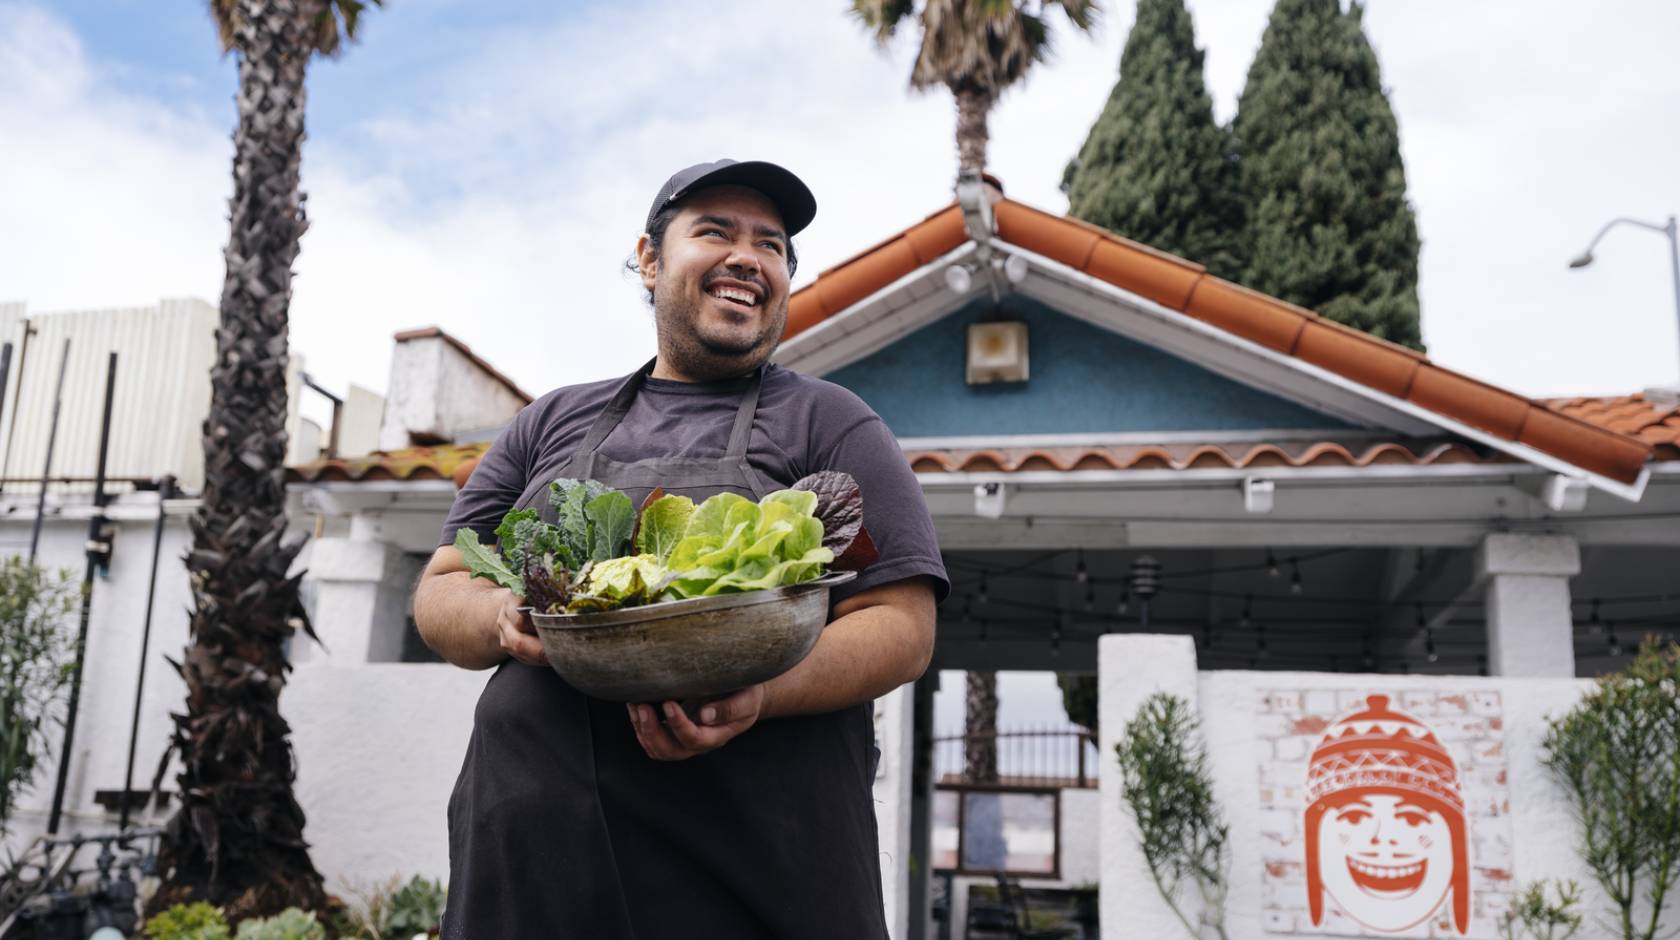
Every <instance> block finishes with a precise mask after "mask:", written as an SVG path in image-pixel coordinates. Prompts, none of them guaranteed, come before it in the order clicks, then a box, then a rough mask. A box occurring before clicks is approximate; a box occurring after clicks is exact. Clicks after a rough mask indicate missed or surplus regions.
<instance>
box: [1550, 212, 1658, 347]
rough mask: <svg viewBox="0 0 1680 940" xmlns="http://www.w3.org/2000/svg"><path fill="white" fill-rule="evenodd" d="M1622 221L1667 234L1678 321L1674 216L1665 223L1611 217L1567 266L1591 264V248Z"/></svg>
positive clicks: (1575, 266) (1580, 266)
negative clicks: (1656, 223) (1578, 255)
mask: <svg viewBox="0 0 1680 940" xmlns="http://www.w3.org/2000/svg"><path fill="white" fill-rule="evenodd" d="M1624 222H1625V223H1627V224H1628V225H1637V226H1639V227H1640V228H1643V229H1650V230H1651V231H1653V232H1661V233H1662V234H1664V235H1667V236H1668V262H1669V267H1670V269H1671V271H1672V273H1673V275H1674V315H1675V319H1676V320H1677V321H1680V226H1676V224H1675V221H1674V216H1672V215H1671V216H1669V217H1668V224H1667V225H1654V224H1652V223H1650V222H1641V221H1640V220H1638V219H1629V218H1626V217H1623V218H1616V219H1611V220H1610V221H1609V222H1608V223H1606V224H1605V226H1604V227H1603V228H1601V229H1599V230H1598V234H1597V235H1594V236H1593V240H1592V242H1591V243H1589V244H1588V245H1587V250H1586V251H1583V252H1581V255H1580V257H1578V258H1576V259H1575V260H1574V261H1571V262H1569V266H1570V267H1572V268H1584V267H1586V266H1587V265H1589V264H1592V263H1593V249H1594V248H1596V247H1598V240H1599V239H1601V238H1603V237H1604V234H1605V233H1606V232H1608V231H1610V230H1611V229H1613V228H1615V227H1616V226H1618V225H1621V224H1622V223H1624Z"/></svg>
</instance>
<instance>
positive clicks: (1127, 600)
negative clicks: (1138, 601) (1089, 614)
mask: <svg viewBox="0 0 1680 940" xmlns="http://www.w3.org/2000/svg"><path fill="white" fill-rule="evenodd" d="M1131 609H1132V589H1131V588H1126V589H1125V590H1123V591H1121V592H1120V603H1118V604H1115V605H1114V612H1115V613H1116V614H1119V615H1120V616H1122V617H1124V616H1126V613H1127V612H1128V611H1130V610H1131Z"/></svg>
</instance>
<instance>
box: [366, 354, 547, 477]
mask: <svg viewBox="0 0 1680 940" xmlns="http://www.w3.org/2000/svg"><path fill="white" fill-rule="evenodd" d="M530 403H531V396H530V395H527V394H525V392H524V391H523V390H522V389H520V387H519V386H517V385H515V384H514V383H513V380H512V379H510V378H508V377H507V376H505V375H503V374H502V373H500V372H498V371H497V370H496V369H495V367H493V366H491V365H490V364H489V363H488V362H485V361H484V360H483V359H481V358H479V356H478V354H476V353H474V352H473V351H472V349H471V348H469V347H468V346H467V344H466V343H463V342H461V341H460V340H458V339H456V338H455V337H453V336H450V335H449V334H448V333H445V332H444V331H443V330H441V329H439V328H437V327H435V326H432V327H426V328H425V329H419V330H405V331H403V332H401V333H398V334H397V335H396V346H395V348H394V349H393V350H392V353H391V380H390V383H389V385H388V386H387V389H386V398H385V418H384V421H383V423H382V424H381V425H380V428H379V449H380V450H386V451H389V450H401V449H402V448H405V447H415V446H422V445H427V446H429V445H436V444H452V443H454V444H465V443H471V442H474V441H486V440H490V439H491V438H493V437H495V435H496V432H497V431H499V430H501V428H502V427H503V426H504V425H506V424H507V423H508V422H509V421H510V420H512V419H513V416H514V415H516V414H518V413H519V409H521V408H523V407H525V406H526V405H528V404H530Z"/></svg>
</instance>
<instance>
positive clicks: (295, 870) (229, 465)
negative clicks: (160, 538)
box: [150, 0, 326, 921]
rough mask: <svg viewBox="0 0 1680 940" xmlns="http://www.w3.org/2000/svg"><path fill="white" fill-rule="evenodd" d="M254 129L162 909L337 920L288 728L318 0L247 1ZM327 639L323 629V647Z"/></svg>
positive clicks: (242, 119) (241, 206) (299, 620)
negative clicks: (295, 442)
mask: <svg viewBox="0 0 1680 940" xmlns="http://www.w3.org/2000/svg"><path fill="white" fill-rule="evenodd" d="M239 2H240V3H241V4H242V5H243V6H244V7H245V9H244V10H243V11H242V13H243V15H242V16H241V17H239V21H240V25H239V26H238V27H237V31H236V33H235V36H234V43H233V45H234V48H235V50H236V51H237V52H238V57H239V97H238V98H237V104H238V108H239V126H238V129H237V130H236V131H235V132H234V136H233V141H234V162H233V180H234V191H233V200H232V203H231V205H230V210H231V213H230V215H231V227H230V234H229V238H228V245H227V249H226V251H225V259H226V262H227V276H226V279H225V280H224V281H223V284H222V301H221V322H220V328H219V329H218V330H217V331H216V352H217V355H216V364H215V366H214V367H213V368H212V369H211V372H210V383H211V400H210V414H209V417H208V418H207V419H206V420H205V422H204V476H205V482H204V493H203V497H202V502H201V505H200V507H199V510H198V513H197V514H196V515H195V516H194V518H193V520H192V528H193V548H192V551H191V553H190V554H189V555H188V557H187V568H188V571H189V572H190V574H191V580H192V589H193V605H194V609H193V612H192V618H191V625H190V627H191V642H190V645H189V646H188V647H187V650H186V656H185V659H184V661H183V662H182V663H179V664H173V665H175V667H176V669H177V671H179V672H180V673H181V676H182V678H183V679H184V680H185V681H186V685H187V707H186V710H185V714H181V715H176V716H175V732H174V739H173V745H172V746H173V747H174V748H175V749H176V751H177V753H179V755H180V757H181V763H182V770H181V774H180V776H179V778H178V782H179V787H180V806H179V809H178V810H177V812H176V814H175V816H174V817H173V818H172V819H171V820H170V822H169V825H168V834H167V836H166V837H165V839H164V843H163V848H162V857H161V862H162V865H163V867H162V871H163V874H164V880H165V883H166V884H165V888H164V890H161V891H159V892H158V896H157V897H154V899H153V901H152V904H151V905H150V907H151V909H152V910H160V909H162V908H163V907H167V906H168V905H170V904H173V903H177V902H179V901H184V900H195V899H204V900H209V901H210V902H211V903H214V904H217V905H220V906H223V907H224V908H226V909H227V910H228V913H229V916H230V919H232V920H236V921H237V920H238V919H240V918H243V917H248V916H252V915H259V914H270V913H275V912H278V911H280V910H282V909H284V908H286V907H288V906H292V905H296V906H299V907H303V908H304V909H306V910H319V909H321V908H322V907H323V906H324V904H325V901H326V897H325V892H324V891H323V889H322V883H321V875H320V873H319V872H317V871H316V870H315V866H314V864H313V863H312V862H311V861H310V858H309V851H308V847H307V846H306V845H305V843H304V841H303V825H304V816H303V810H302V808H301V807H299V805H298V802H297V799H296V797H295V796H294V795H293V793H292V784H293V782H294V780H295V779H296V769H295V767H294V764H293V755H292V747H291V742H290V741H289V740H288V738H287V735H288V734H289V733H290V730H291V729H290V728H289V727H288V726H287V724H286V721H285V719H283V718H282V717H281V715H280V690H281V689H282V688H283V687H284V686H285V681H286V680H285V676H286V672H287V671H288V670H289V669H290V668H291V667H290V665H289V664H288V663H287V662H286V658H285V652H284V649H283V647H282V644H283V643H284V642H285V641H286V640H287V639H288V638H289V637H290V636H292V634H293V632H294V630H295V629H296V628H297V627H298V626H302V627H303V628H304V629H305V630H309V626H308V622H307V620H306V619H305V618H304V617H303V614H302V608H301V606H300V604H299V602H298V581H299V580H300V579H301V578H302V574H301V573H299V574H298V575H296V576H294V577H288V576H287V572H288V570H289V569H290V567H291V562H292V559H293V558H294V557H295V556H296V555H297V552H298V550H299V549H300V548H302V540H301V539H289V538H286V537H285V531H286V516H285V496H286V493H285V472H284V460H285V454H286V321H287V308H288V305H289V303H290V301H291V282H292V261H293V259H294V258H296V257H297V253H298V240H299V238H300V237H301V236H302V235H303V231H304V228H305V227H306V222H305V219H304V212H303V196H302V195H301V194H300V193H299V191H298V163H299V159H300V155H301V154H300V149H301V145H302V142H303V136H304V134H303V118H304V73H305V71H306V68H307V66H308V62H309V57H310V55H311V54H312V51H313V49H312V47H311V45H310V43H309V41H308V35H307V31H306V27H307V25H308V20H309V17H310V16H312V15H313V14H314V12H316V11H314V10H313V8H312V7H310V4H311V2H313V0H239ZM311 635H312V631H311Z"/></svg>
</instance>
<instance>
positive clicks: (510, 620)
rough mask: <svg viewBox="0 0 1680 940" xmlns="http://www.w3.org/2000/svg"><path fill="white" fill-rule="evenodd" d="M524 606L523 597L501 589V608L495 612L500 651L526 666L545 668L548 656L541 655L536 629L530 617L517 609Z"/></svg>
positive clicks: (541, 649) (539, 639) (541, 646)
mask: <svg viewBox="0 0 1680 940" xmlns="http://www.w3.org/2000/svg"><path fill="white" fill-rule="evenodd" d="M524 605H525V599H524V598H523V597H520V596H519V595H517V594H515V593H513V591H511V590H509V589H507V588H503V589H502V606H501V609H500V610H498V611H497V612H496V632H497V634H498V639H499V640H500V641H501V644H502V649H503V650H504V651H505V652H506V653H507V654H508V655H509V656H512V657H513V658H514V659H517V660H519V661H520V662H522V663H524V664H525V665H527V666H546V665H548V656H547V655H545V654H544V653H543V645H542V638H541V637H539V636H538V635H537V627H536V625H535V624H533V623H532V622H531V616H530V615H529V614H527V613H525V612H524V611H522V610H520V609H519V608H521V607H523V606H524Z"/></svg>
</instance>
